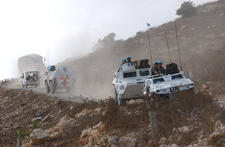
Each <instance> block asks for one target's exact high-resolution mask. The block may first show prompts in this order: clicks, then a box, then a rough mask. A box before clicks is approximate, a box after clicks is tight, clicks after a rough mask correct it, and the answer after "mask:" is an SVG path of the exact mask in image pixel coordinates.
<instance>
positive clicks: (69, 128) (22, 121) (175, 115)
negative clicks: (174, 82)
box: [0, 84, 225, 147]
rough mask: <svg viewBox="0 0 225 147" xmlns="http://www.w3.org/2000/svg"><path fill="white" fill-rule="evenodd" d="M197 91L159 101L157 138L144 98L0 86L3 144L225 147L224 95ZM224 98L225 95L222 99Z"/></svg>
mask: <svg viewBox="0 0 225 147" xmlns="http://www.w3.org/2000/svg"><path fill="white" fill-rule="evenodd" d="M220 98H221V100H222V101H221V102H220V101H218V102H217V103H214V101H213V99H212V97H211V96H209V95H206V94H203V93H198V94H196V95H195V96H191V97H190V96H189V95H187V94H186V93H181V94H179V95H177V97H176V98H174V99H172V100H171V101H167V100H166V101H163V100H162V101H159V103H158V104H159V106H161V107H158V109H157V110H156V113H157V120H158V137H159V141H158V142H154V141H153V138H152V129H151V127H149V115H148V109H147V107H146V103H144V101H143V100H138V101H130V102H129V103H128V105H127V106H126V107H120V106H118V105H117V104H116V102H115V101H114V100H112V99H108V100H104V101H98V102H95V101H84V103H77V102H71V101H65V100H60V99H58V98H56V97H54V98H52V97H49V96H47V95H45V94H40V93H35V92H33V91H31V90H30V91H25V90H19V89H6V88H4V87H2V84H1V85H0V147H5V146H10V147H11V146H23V147H49V146H54V147H61V146H96V145H98V146H127V147H136V146H150V147H156V146H160V145H161V146H163V147H164V146H165V147H167V146H168V147H171V146H175V145H173V144H176V146H177V145H178V146H187V145H193V146H210V145H211V146H224V137H225V136H224V134H225V129H224V128H225V124H224V122H225V120H224V118H225V117H224V115H225V112H224V109H221V108H224V107H223V106H224V105H223V104H224V98H225V97H224V96H223V97H220ZM222 98H223V99H222ZM217 104H220V105H221V107H219V105H217Z"/></svg>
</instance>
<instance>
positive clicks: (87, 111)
mask: <svg viewBox="0 0 225 147" xmlns="http://www.w3.org/2000/svg"><path fill="white" fill-rule="evenodd" d="M102 113H103V109H102V108H95V109H91V110H90V109H83V110H82V111H81V112H80V113H77V114H76V115H75V117H76V118H80V117H88V116H93V115H98V114H102Z"/></svg>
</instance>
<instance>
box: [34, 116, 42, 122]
mask: <svg viewBox="0 0 225 147" xmlns="http://www.w3.org/2000/svg"><path fill="white" fill-rule="evenodd" d="M37 120H42V118H41V117H40V116H39V117H35V118H33V119H32V122H34V121H37Z"/></svg>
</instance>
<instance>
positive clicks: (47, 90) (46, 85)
mask: <svg viewBox="0 0 225 147" xmlns="http://www.w3.org/2000/svg"><path fill="white" fill-rule="evenodd" d="M45 87H46V92H47V93H49V92H50V87H49V86H48V83H46V84H45Z"/></svg>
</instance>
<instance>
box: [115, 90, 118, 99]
mask: <svg viewBox="0 0 225 147" xmlns="http://www.w3.org/2000/svg"><path fill="white" fill-rule="evenodd" d="M114 92H115V100H116V101H117V99H118V98H117V97H118V94H117V92H116V88H115V91H114Z"/></svg>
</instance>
